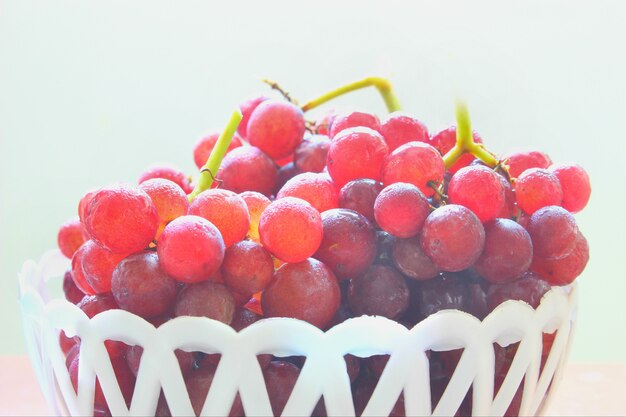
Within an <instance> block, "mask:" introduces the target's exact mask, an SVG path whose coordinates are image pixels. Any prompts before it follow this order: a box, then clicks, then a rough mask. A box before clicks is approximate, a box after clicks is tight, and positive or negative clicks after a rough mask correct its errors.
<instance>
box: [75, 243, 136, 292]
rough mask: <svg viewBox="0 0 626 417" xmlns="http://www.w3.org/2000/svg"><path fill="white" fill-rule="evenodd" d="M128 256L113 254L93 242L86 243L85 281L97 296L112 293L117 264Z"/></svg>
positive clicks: (84, 255) (84, 260)
mask: <svg viewBox="0 0 626 417" xmlns="http://www.w3.org/2000/svg"><path fill="white" fill-rule="evenodd" d="M127 255H128V254H124V253H113V252H111V251H110V250H108V249H105V248H103V247H102V246H100V245H98V244H97V243H96V242H94V241H93V240H88V241H87V242H85V248H84V252H83V259H82V263H83V273H84V275H85V279H86V280H87V282H88V283H89V285H90V286H91V288H93V290H94V291H95V292H96V293H97V294H105V293H108V292H111V277H112V275H113V270H114V269H115V267H116V266H117V264H118V263H119V262H120V261H121V260H122V259H124V258H125V257H126V256H127Z"/></svg>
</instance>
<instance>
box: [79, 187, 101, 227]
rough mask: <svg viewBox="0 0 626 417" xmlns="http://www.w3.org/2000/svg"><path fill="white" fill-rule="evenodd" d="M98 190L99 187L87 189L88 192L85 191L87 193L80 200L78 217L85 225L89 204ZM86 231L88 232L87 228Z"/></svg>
mask: <svg viewBox="0 0 626 417" xmlns="http://www.w3.org/2000/svg"><path fill="white" fill-rule="evenodd" d="M98 191H99V190H98V189H94V190H89V191H87V193H85V195H84V196H83V197H82V198H81V199H80V201H79V202H78V218H79V219H80V222H81V223H82V224H83V225H84V224H85V218H86V217H87V206H88V205H89V202H90V201H91V199H92V198H93V196H94V195H96V193H97V192H98ZM85 233H87V231H86V230H85Z"/></svg>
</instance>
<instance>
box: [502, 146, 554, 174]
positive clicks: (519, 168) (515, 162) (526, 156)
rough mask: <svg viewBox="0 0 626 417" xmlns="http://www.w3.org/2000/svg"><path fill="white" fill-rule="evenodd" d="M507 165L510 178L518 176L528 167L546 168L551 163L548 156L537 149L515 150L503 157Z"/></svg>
mask: <svg viewBox="0 0 626 417" xmlns="http://www.w3.org/2000/svg"><path fill="white" fill-rule="evenodd" d="M503 160H504V162H505V163H506V164H507V165H508V168H509V175H510V176H511V178H518V177H519V176H520V175H522V173H523V172H524V171H526V170H527V169H530V168H543V169H545V168H548V167H549V166H550V165H552V160H551V159H550V157H549V156H548V155H547V154H545V153H543V152H539V151H527V152H516V153H512V154H509V155H508V156H505V157H504V158H503Z"/></svg>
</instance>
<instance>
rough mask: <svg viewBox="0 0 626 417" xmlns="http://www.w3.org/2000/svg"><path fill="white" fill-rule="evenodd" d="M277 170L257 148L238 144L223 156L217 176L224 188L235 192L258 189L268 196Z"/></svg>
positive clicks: (272, 188) (268, 158)
mask: <svg viewBox="0 0 626 417" xmlns="http://www.w3.org/2000/svg"><path fill="white" fill-rule="evenodd" d="M277 172H278V169H277V168H276V164H274V161H272V159H271V158H270V157H269V156H267V155H266V154H264V153H263V152H262V151H261V150H260V149H259V148H257V147H254V146H240V147H239V148H235V149H233V150H232V151H230V152H229V153H228V154H226V156H224V159H223V160H222V164H221V165H220V169H219V171H218V174H217V178H218V179H219V181H220V184H221V187H222V188H224V189H226V190H231V191H234V192H236V193H241V192H243V191H258V192H260V193H261V194H265V195H266V196H270V195H272V191H273V190H274V186H275V184H276V175H277Z"/></svg>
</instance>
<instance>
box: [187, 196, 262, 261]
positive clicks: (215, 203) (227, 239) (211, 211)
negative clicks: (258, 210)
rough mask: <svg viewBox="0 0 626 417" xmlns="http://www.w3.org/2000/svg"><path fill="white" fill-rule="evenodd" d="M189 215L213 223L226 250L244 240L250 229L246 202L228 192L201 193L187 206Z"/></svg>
mask: <svg viewBox="0 0 626 417" xmlns="http://www.w3.org/2000/svg"><path fill="white" fill-rule="evenodd" d="M189 214H190V215H194V216H200V217H203V218H205V219H207V220H208V221H210V222H211V223H213V224H214V225H215V227H217V229H218V230H219V231H220V233H221V234H222V238H223V239H224V245H225V246H226V248H229V247H230V246H231V245H233V244H234V243H235V242H239V241H240V240H242V239H244V238H245V237H246V235H247V234H248V230H249V229H250V214H249V213H248V206H246V202H245V201H244V200H243V198H241V197H239V196H238V195H237V194H235V193H234V192H232V191H229V190H220V189H212V190H206V191H203V192H201V193H200V194H198V196H197V197H196V198H195V199H194V200H193V201H192V202H191V204H190V205H189Z"/></svg>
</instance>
